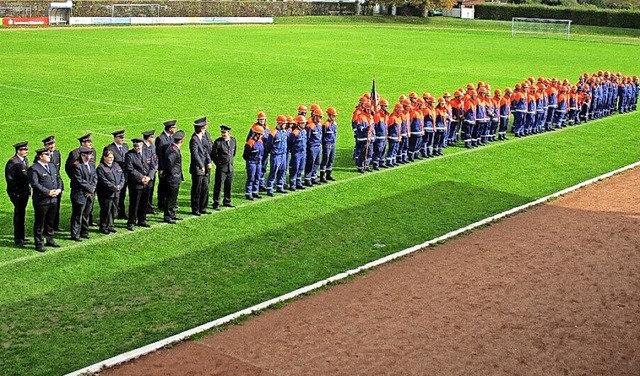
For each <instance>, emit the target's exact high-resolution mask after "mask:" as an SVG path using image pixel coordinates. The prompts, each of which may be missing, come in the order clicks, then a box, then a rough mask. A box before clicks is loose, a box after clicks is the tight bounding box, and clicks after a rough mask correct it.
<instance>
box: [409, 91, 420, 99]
mask: <svg viewBox="0 0 640 376" xmlns="http://www.w3.org/2000/svg"><path fill="white" fill-rule="evenodd" d="M409 98H418V93H416V92H415V91H412V92H411V93H409Z"/></svg>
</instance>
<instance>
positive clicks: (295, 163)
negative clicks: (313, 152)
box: [287, 115, 307, 191]
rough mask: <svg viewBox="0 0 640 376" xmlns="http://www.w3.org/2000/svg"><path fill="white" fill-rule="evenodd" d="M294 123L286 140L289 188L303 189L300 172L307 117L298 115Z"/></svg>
mask: <svg viewBox="0 0 640 376" xmlns="http://www.w3.org/2000/svg"><path fill="white" fill-rule="evenodd" d="M295 121H296V125H295V126H294V127H293V128H292V129H291V132H290V133H289V138H288V140H287V150H288V152H289V155H290V157H289V190H290V191H295V190H296V189H304V186H303V185H302V173H303V172H304V166H305V159H306V157H307V131H306V128H307V119H305V117H304V116H302V115H298V116H296V118H295Z"/></svg>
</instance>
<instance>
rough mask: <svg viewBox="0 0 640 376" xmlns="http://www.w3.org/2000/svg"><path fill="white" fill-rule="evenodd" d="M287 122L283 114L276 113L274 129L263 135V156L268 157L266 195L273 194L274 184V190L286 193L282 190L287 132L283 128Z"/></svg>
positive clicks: (285, 162)
mask: <svg viewBox="0 0 640 376" xmlns="http://www.w3.org/2000/svg"><path fill="white" fill-rule="evenodd" d="M286 124H287V117H286V116H285V115H278V117H277V118H276V129H274V130H272V131H271V134H270V135H269V136H268V137H264V141H265V142H264V144H265V145H264V146H265V156H264V158H267V156H268V158H270V161H269V165H270V166H271V169H270V170H269V176H268V178H267V196H273V186H274V185H276V192H278V193H287V191H285V190H284V183H285V179H286V171H287V140H288V138H289V134H288V133H287V131H286V130H285V129H284V127H285V125H286Z"/></svg>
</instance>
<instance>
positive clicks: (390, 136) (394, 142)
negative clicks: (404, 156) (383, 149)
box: [387, 103, 402, 167]
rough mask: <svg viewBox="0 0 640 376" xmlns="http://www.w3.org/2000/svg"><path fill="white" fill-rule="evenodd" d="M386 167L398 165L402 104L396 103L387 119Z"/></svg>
mask: <svg viewBox="0 0 640 376" xmlns="http://www.w3.org/2000/svg"><path fill="white" fill-rule="evenodd" d="M387 122H388V125H389V126H388V127H387V167H393V166H397V165H398V160H399V159H400V158H399V156H398V145H399V144H400V139H401V136H400V127H401V124H402V105H401V104H400V103H398V104H396V105H395V107H394V108H393V112H392V113H391V115H389V119H388V120H387Z"/></svg>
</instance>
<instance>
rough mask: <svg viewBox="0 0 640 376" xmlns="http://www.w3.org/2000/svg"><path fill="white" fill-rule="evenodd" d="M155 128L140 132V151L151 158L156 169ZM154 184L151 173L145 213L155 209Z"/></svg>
mask: <svg viewBox="0 0 640 376" xmlns="http://www.w3.org/2000/svg"><path fill="white" fill-rule="evenodd" d="M155 135H156V131H155V130H153V129H152V130H150V131H146V132H142V141H143V145H142V153H143V154H145V155H146V156H147V158H151V161H152V162H153V166H154V168H155V170H156V171H157V170H158V155H157V153H156V145H155V144H154V141H155ZM155 186H156V174H155V173H154V174H153V178H152V179H151V181H150V182H149V196H148V197H147V214H156V209H155V207H154V206H153V189H154V188H155Z"/></svg>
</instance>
